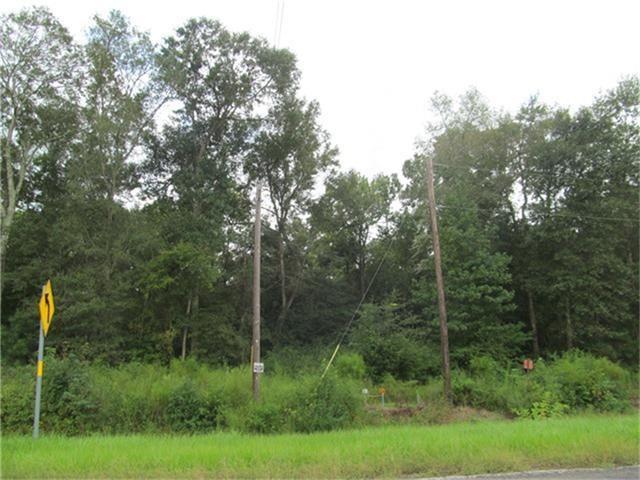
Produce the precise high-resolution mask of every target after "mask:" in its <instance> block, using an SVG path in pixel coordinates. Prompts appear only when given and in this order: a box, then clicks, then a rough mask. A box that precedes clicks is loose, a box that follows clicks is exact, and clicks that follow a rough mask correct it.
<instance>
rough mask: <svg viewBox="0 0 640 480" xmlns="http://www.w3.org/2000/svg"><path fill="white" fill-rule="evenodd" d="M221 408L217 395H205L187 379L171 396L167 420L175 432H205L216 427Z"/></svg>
mask: <svg viewBox="0 0 640 480" xmlns="http://www.w3.org/2000/svg"><path fill="white" fill-rule="evenodd" d="M219 410H220V402H219V401H218V399H217V398H216V397H209V398H206V397H203V396H202V394H201V393H200V392H198V391H197V390H196V389H195V387H194V386H193V384H192V383H191V382H189V381H186V382H184V383H183V384H182V385H180V386H179V387H178V388H176V389H175V390H174V391H173V392H171V395H170V396H169V402H168V405H167V421H168V423H169V426H170V428H171V429H172V430H173V431H175V432H189V433H195V432H205V431H209V430H213V429H215V428H216V425H217V418H218V412H219Z"/></svg>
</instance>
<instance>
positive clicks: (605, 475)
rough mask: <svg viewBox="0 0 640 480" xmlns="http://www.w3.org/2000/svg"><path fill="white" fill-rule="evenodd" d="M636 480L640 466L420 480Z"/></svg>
mask: <svg viewBox="0 0 640 480" xmlns="http://www.w3.org/2000/svg"><path fill="white" fill-rule="evenodd" d="M529 479H531V480H537V479H544V480H638V479H640V466H639V465H636V466H633V467H617V468H577V469H572V470H540V471H532V472H515V473H498V474H494V475H467V476H454V477H429V478H428V479H427V478H424V479H421V480H529Z"/></svg>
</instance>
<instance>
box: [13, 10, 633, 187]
mask: <svg viewBox="0 0 640 480" xmlns="http://www.w3.org/2000/svg"><path fill="white" fill-rule="evenodd" d="M33 4H34V2H33V1H19V0H4V1H3V2H2V4H0V12H2V13H7V12H13V11H17V10H19V9H20V8H22V7H25V6H30V5H33ZM36 4H38V5H46V6H48V7H49V8H50V9H51V11H52V12H53V13H54V14H55V15H56V16H57V17H58V18H59V19H60V21H61V22H62V23H63V24H64V25H65V26H66V27H67V28H68V29H69V30H70V31H71V33H72V34H73V35H74V36H75V37H76V39H77V40H78V41H82V40H83V37H84V32H85V31H86V29H87V27H88V26H89V24H90V23H91V17H92V16H93V15H94V14H96V13H98V14H100V15H105V14H106V13H107V12H108V11H109V10H111V9H118V10H121V11H122V12H123V13H124V14H125V15H127V16H128V17H130V18H131V20H132V22H133V23H134V25H136V26H137V27H138V28H140V29H142V30H146V31H149V32H150V33H151V36H152V38H153V39H154V40H157V41H159V40H161V39H162V37H164V36H166V35H169V34H171V33H172V32H173V30H174V29H175V28H176V27H178V26H180V25H181V24H182V23H184V22H185V21H186V20H187V19H188V18H190V17H194V16H207V17H212V18H216V19H218V20H220V21H221V22H222V23H223V24H225V25H226V26H227V28H229V29H231V30H235V31H239V30H244V31H248V32H250V33H252V34H254V35H258V36H262V37H265V38H266V39H267V40H269V41H273V39H274V29H275V24H276V11H277V5H278V2H277V0H261V1H258V0H256V1H247V0H244V1H240V0H224V1H223V0H207V1H202V0H199V1H197V0H196V1H191V0H179V1H171V2H165V1H155V2H144V1H132V0H128V1H121V0H101V1H96V0H83V1H61V0H58V1H55V0H49V1H40V2H37V3H36ZM280 46H281V47H286V48H288V49H290V50H291V51H293V52H294V53H295V55H296V56H297V58H298V62H299V67H300V69H301V71H302V91H303V93H304V95H305V96H306V97H307V98H309V99H315V100H318V101H319V103H320V106H321V109H322V120H321V121H322V124H323V127H324V128H325V129H326V130H327V131H328V132H329V133H330V135H331V138H332V140H333V142H334V143H335V144H336V145H337V146H338V147H339V149H340V152H341V153H340V162H341V164H342V166H343V168H355V169H357V170H359V171H361V172H363V173H365V174H367V175H368V176H372V175H374V174H375V173H378V172H385V173H392V172H396V173H399V172H400V170H401V167H402V163H403V162H404V160H406V159H407V158H410V157H411V155H412V154H413V152H414V143H415V140H416V139H417V138H418V137H420V136H421V135H422V132H423V131H424V126H425V124H426V122H427V121H428V120H429V118H430V112H429V110H428V101H429V98H430V97H431V96H432V94H433V93H434V92H435V91H436V90H439V91H441V92H443V93H446V94H448V95H451V96H458V95H460V94H461V93H462V92H464V91H465V90H466V89H467V88H469V87H471V86H475V87H477V88H478V89H479V90H480V92H481V93H482V94H483V95H484V96H485V98H486V100H487V101H488V102H489V103H490V104H491V105H492V106H493V107H495V108H498V109H502V110H505V111H510V112H514V111H515V110H517V108H518V107H519V105H520V104H522V103H523V102H524V101H526V100H527V98H529V97H530V96H531V95H532V94H536V93H537V94H539V95H540V98H541V99H542V100H543V101H546V102H549V103H552V104H554V103H555V104H560V105H563V106H569V107H573V108H575V107H578V106H580V105H586V104H589V103H590V102H591V100H592V99H593V97H594V96H595V95H596V94H597V93H598V92H601V91H603V90H606V89H609V88H612V87H613V86H615V84H616V83H617V82H618V81H619V80H620V79H621V78H623V77H624V76H627V75H631V74H638V73H640V1H637V0H636V1H612V0H607V1H601V2H589V1H560V0H554V1H542V0H535V1H514V0H511V1H488V0H482V1H446V2H445V1H439V2H436V1H427V0H424V1H417V0H416V1H401V0H396V1H372V0H368V1H350V0H342V1H338V0H335V1H334V0H322V1H320V0H314V1H302V0H284V15H283V24H282V32H281V37H280ZM0 48H1V46H0Z"/></svg>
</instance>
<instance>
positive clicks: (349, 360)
mask: <svg viewBox="0 0 640 480" xmlns="http://www.w3.org/2000/svg"><path fill="white" fill-rule="evenodd" d="M336 371H337V372H338V375H340V376H341V377H344V378H353V379H355V380H362V379H364V377H365V374H366V365H365V363H364V359H363V358H362V355H359V354H357V353H343V354H342V355H340V356H339V357H338V358H337V359H336Z"/></svg>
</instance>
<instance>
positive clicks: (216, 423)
mask: <svg viewBox="0 0 640 480" xmlns="http://www.w3.org/2000/svg"><path fill="white" fill-rule="evenodd" d="M34 370H35V368H34V367H33V366H25V367H12V368H4V369H3V370H2V391H1V395H2V397H1V400H2V410H1V412H0V420H1V422H2V428H3V432H5V433H21V434H28V433H30V432H31V428H32V424H33V401H34V398H33V397H34V383H35V382H34V380H35V375H34V373H35V372H34ZM452 384H453V393H454V401H455V403H456V404H458V405H469V406H473V407H478V408H484V409H486V410H491V411H497V412H503V413H506V414H515V415H517V416H520V417H528V418H549V417H555V416H559V415H563V414H568V413H572V412H577V411H581V410H593V411H599V412H610V411H616V412H617V411H623V410H625V409H628V408H630V402H629V398H630V396H631V395H632V394H633V392H634V390H635V388H634V382H633V378H632V376H631V374H630V373H629V372H627V371H625V370H624V369H622V368H621V367H620V366H618V365H616V364H614V363H612V362H610V361H609V360H606V359H603V358H596V357H593V356H591V355H588V354H583V353H580V352H571V353H568V354H565V355H564V356H562V357H559V358H553V359H550V360H549V361H538V362H536V368H535V370H534V371H533V372H532V373H530V374H524V373H523V371H522V370H521V368H520V366H519V365H517V364H513V365H506V364H504V363H498V362H496V361H494V360H493V359H491V358H489V357H475V358H472V359H471V360H470V363H469V368H468V370H466V371H462V370H457V371H454V372H453V375H452ZM380 386H384V387H385V389H386V395H385V397H386V400H387V402H388V403H393V404H396V405H406V406H407V407H410V406H412V405H415V404H416V403H419V404H420V406H421V409H422V410H421V412H422V413H421V414H420V415H411V416H407V418H387V416H385V415H384V413H383V412H380V415H377V416H376V415H374V414H371V413H370V412H369V413H366V412H365V408H364V401H363V397H362V393H361V390H362V388H363V387H367V388H369V389H370V391H372V392H375V391H377V389H378V387H380ZM441 391H442V383H441V381H440V380H439V379H437V380H436V379H433V380H428V381H427V383H424V384H422V383H420V382H418V381H416V380H403V379H401V378H400V379H396V378H394V377H393V376H392V375H391V374H388V373H387V374H384V375H383V376H382V377H381V379H380V381H377V382H376V383H371V381H370V380H366V379H363V361H362V358H361V357H360V356H359V355H357V354H345V355H341V356H340V357H338V359H337V361H336V365H335V368H333V369H331V370H330V371H329V374H328V375H327V376H326V377H325V378H324V379H323V380H322V381H320V375H319V374H318V373H308V374H300V375H296V376H293V375H286V374H283V373H280V374H276V373H270V374H269V373H267V374H265V375H263V376H262V402H261V403H258V404H256V403H254V402H253V398H252V394H251V371H250V369H249V368H248V367H246V366H245V367H242V368H217V369H212V368H210V367H208V366H206V365H202V364H199V363H197V362H195V361H192V360H189V361H185V362H174V363H172V364H171V365H170V366H169V368H166V367H161V366H158V365H146V364H140V363H130V364H126V365H121V366H119V367H117V368H112V367H106V366H103V365H89V364H87V363H85V362H81V361H79V360H77V359H76V358H73V357H71V358H64V359H56V358H50V357H48V358H47V359H46V361H45V373H44V380H43V397H42V418H41V429H42V431H43V432H45V433H59V434H66V435H76V434H88V433H93V432H101V433H108V434H115V433H120V434H126V433H165V432H184V433H195V432H206V431H212V430H215V429H222V428H224V429H230V430H234V431H241V432H257V433H279V432H315V431H323V430H333V429H341V428H349V427H353V426H356V425H360V424H362V423H364V422H367V423H371V424H376V423H384V422H390V421H407V422H429V423H438V422H440V421H443V419H446V418H447V417H448V416H450V412H449V410H448V409H447V408H445V407H446V405H445V404H444V403H443V401H442V394H441ZM409 417H410V418H409Z"/></svg>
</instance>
